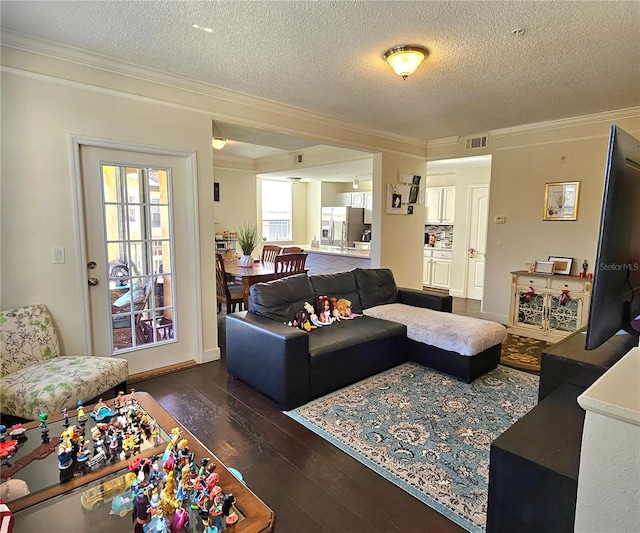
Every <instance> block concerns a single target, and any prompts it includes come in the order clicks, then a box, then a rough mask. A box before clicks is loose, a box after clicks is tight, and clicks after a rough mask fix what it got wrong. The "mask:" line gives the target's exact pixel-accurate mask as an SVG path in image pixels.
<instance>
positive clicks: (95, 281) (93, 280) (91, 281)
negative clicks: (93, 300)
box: [87, 278, 100, 287]
mask: <svg viewBox="0 0 640 533" xmlns="http://www.w3.org/2000/svg"><path fill="white" fill-rule="evenodd" d="M87 281H88V283H89V286H90V287H95V286H96V285H98V284H99V283H100V280H98V278H89V279H88V280H87Z"/></svg>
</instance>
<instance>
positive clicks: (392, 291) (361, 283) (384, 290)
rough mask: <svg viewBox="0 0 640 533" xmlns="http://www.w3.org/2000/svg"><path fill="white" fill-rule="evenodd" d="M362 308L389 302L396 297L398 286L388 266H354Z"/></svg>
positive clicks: (392, 301) (395, 299)
mask: <svg viewBox="0 0 640 533" xmlns="http://www.w3.org/2000/svg"><path fill="white" fill-rule="evenodd" d="M353 274H354V277H355V279H356V285H357V286H358V294H359V295H360V302H361V303H362V309H368V308H369V307H374V306H376V305H383V304H391V303H394V302H395V301H397V299H398V287H396V282H395V280H394V279H393V272H391V270H390V269H388V268H356V269H355V270H353Z"/></svg>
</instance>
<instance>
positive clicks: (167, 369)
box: [127, 359, 197, 384]
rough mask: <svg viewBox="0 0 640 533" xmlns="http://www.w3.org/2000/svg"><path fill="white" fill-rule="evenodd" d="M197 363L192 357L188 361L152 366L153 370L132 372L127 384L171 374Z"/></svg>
mask: <svg viewBox="0 0 640 533" xmlns="http://www.w3.org/2000/svg"><path fill="white" fill-rule="evenodd" d="M196 365H197V363H196V362H195V361H194V360H193V359H192V360H190V361H184V362H182V363H177V364H175V365H169V366H163V367H161V368H154V369H153V370H147V371H145V372H139V373H137V374H132V375H130V376H129V378H128V379H127V384H129V383H137V382H139V381H144V380H145V379H150V378H157V377H158V376H163V375H165V374H172V373H173V372H178V371H179V370H185V369H187V368H191V367H192V366H196Z"/></svg>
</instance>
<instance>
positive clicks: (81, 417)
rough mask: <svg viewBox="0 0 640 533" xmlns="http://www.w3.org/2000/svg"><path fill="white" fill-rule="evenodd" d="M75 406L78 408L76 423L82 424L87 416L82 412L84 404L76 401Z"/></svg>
mask: <svg viewBox="0 0 640 533" xmlns="http://www.w3.org/2000/svg"><path fill="white" fill-rule="evenodd" d="M76 405H77V406H78V422H80V423H81V424H84V423H85V422H86V421H87V415H86V414H85V412H84V402H83V401H82V400H78V403H77V404H76Z"/></svg>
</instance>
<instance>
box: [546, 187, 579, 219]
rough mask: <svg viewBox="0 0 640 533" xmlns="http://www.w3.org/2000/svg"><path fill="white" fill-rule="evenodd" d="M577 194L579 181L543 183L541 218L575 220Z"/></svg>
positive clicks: (576, 214)
mask: <svg viewBox="0 0 640 533" xmlns="http://www.w3.org/2000/svg"><path fill="white" fill-rule="evenodd" d="M579 195H580V182H579V181H558V182H553V183H545V185H544V215H543V217H542V220H577V219H578V197H579Z"/></svg>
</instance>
